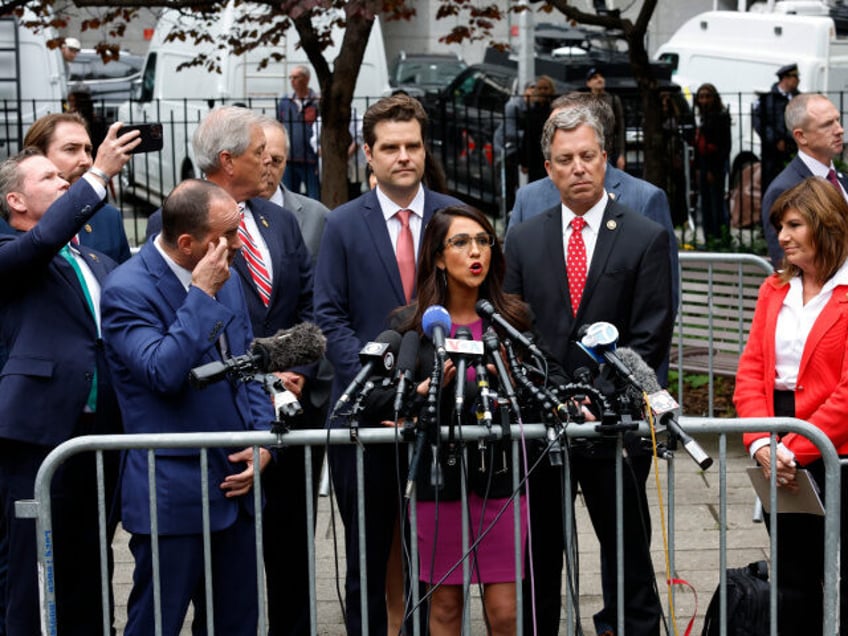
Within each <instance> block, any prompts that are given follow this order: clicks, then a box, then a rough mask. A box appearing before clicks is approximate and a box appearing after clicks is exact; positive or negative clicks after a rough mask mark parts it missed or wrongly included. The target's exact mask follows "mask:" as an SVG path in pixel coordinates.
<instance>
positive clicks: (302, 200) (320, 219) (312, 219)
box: [280, 184, 330, 264]
mask: <svg viewBox="0 0 848 636" xmlns="http://www.w3.org/2000/svg"><path fill="white" fill-rule="evenodd" d="M280 189H281V190H282V192H283V207H284V208H286V209H287V210H291V211H292V213H293V214H294V216H295V218H296V219H297V224H298V225H299V226H300V231H301V233H302V234H303V241H304V242H305V243H306V247H308V248H309V253H310V254H311V255H312V263H313V264H314V263H315V261H317V260H318V250H319V248H320V247H321V236H322V235H323V234H324V223H325V222H326V218H327V214H329V213H330V211H329V210H328V209H327V206H325V205H324V204H323V203H321V202H320V201H316V200H315V199H310V198H309V197H308V196H306V195H303V194H297V193H295V192H292V191H291V190H289V189H288V188H287V187H286V186H284V185H283V184H280Z"/></svg>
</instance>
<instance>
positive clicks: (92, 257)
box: [88, 252, 97, 261]
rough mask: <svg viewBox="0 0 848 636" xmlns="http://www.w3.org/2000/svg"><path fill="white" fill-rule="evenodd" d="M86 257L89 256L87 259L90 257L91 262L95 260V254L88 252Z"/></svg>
mask: <svg viewBox="0 0 848 636" xmlns="http://www.w3.org/2000/svg"><path fill="white" fill-rule="evenodd" d="M88 255H89V257H91V260H93V261H96V260H97V254H95V253H94V252H89V253H88Z"/></svg>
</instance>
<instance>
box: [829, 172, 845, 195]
mask: <svg viewBox="0 0 848 636" xmlns="http://www.w3.org/2000/svg"><path fill="white" fill-rule="evenodd" d="M827 180H828V181H830V182H831V183H832V184H833V187H834V188H836V190H837V191H838V192H839V194H842V188H840V187H839V180H838V179H837V178H836V170H834V169H833V168H831V169H830V170H828V171H827Z"/></svg>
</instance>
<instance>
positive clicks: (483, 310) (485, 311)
mask: <svg viewBox="0 0 848 636" xmlns="http://www.w3.org/2000/svg"><path fill="white" fill-rule="evenodd" d="M474 309H476V310H477V315H478V316H480V317H481V318H490V319H491V317H492V316H493V315H494V313H495V306H494V305H493V304H492V303H490V302H489V301H488V300H486V299H485V298H481V299H480V300H478V301H477V304H476V305H474Z"/></svg>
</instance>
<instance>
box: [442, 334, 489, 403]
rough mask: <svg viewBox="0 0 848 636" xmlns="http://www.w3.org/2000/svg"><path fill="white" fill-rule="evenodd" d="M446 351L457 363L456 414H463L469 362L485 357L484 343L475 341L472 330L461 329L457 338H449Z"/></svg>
mask: <svg viewBox="0 0 848 636" xmlns="http://www.w3.org/2000/svg"><path fill="white" fill-rule="evenodd" d="M445 349H446V350H447V352H448V353H449V354H450V356H451V358H452V359H453V360H454V362H455V363H456V392H455V394H454V395H455V400H456V412H457V413H461V412H462V404H463V402H465V376H466V374H467V373H466V372H467V369H468V363H469V361H470V362H472V363H473V361H474V359H475V358H476V357H479V356H482V355H483V343H482V342H479V341H475V340H473V336H472V335H471V329H469V328H468V327H459V328H457V330H456V338H448V339H447V340H446V341H445Z"/></svg>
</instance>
